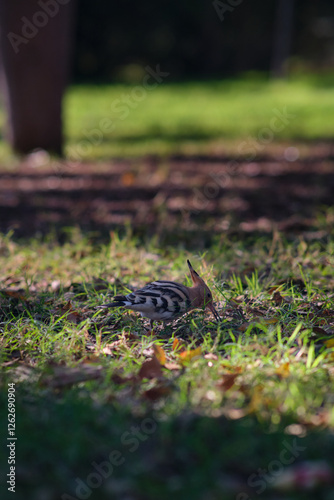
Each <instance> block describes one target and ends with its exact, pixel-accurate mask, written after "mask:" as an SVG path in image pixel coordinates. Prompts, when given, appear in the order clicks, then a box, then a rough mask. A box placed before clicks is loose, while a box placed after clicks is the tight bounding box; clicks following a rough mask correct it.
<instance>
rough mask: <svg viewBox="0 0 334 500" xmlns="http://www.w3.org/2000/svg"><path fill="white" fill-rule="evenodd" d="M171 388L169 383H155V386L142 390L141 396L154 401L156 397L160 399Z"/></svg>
mask: <svg viewBox="0 0 334 500" xmlns="http://www.w3.org/2000/svg"><path fill="white" fill-rule="evenodd" d="M171 390H172V388H171V386H170V385H165V384H160V385H157V386H156V387H152V388H151V389H148V390H147V391H144V392H143V396H144V397H145V398H146V399H149V400H150V401H156V400H157V399H160V398H162V397H164V396H167V395H168V394H170V392H171Z"/></svg>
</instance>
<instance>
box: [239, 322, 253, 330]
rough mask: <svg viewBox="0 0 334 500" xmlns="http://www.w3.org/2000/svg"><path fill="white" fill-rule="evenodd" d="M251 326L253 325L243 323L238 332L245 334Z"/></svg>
mask: <svg viewBox="0 0 334 500" xmlns="http://www.w3.org/2000/svg"><path fill="white" fill-rule="evenodd" d="M251 324H252V323H248V322H247V321H246V322H245V323H242V324H241V325H239V326H238V328H237V330H239V332H245V331H246V330H247V329H248V327H249V326H250V325H251Z"/></svg>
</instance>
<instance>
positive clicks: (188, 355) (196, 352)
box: [178, 347, 202, 363]
mask: <svg viewBox="0 0 334 500" xmlns="http://www.w3.org/2000/svg"><path fill="white" fill-rule="evenodd" d="M201 354H202V349H201V347H197V348H196V349H192V350H189V351H184V352H180V354H179V355H178V356H179V359H180V361H181V363H187V362H188V361H191V360H192V359H194V358H197V357H198V356H200V355H201Z"/></svg>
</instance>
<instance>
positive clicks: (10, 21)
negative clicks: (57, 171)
mask: <svg viewBox="0 0 334 500" xmlns="http://www.w3.org/2000/svg"><path fill="white" fill-rule="evenodd" d="M74 7H75V0H0V58H1V61H0V65H1V66H0V68H1V85H2V90H3V94H4V97H5V104H6V108H7V114H8V131H7V135H8V140H9V142H10V144H11V145H12V147H13V149H14V150H15V151H17V152H20V153H28V152H29V151H32V150H33V149H36V148H43V149H45V150H47V151H50V152H53V153H56V154H62V150H63V133H62V112H61V110H62V98H63V94H64V90H65V87H66V83H67V78H68V73H69V66H70V64H69V63H70V59H71V53H72V50H71V49H72V40H73V38H74V37H73V21H74Z"/></svg>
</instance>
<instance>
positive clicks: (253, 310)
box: [246, 306, 265, 316]
mask: <svg viewBox="0 0 334 500" xmlns="http://www.w3.org/2000/svg"><path fill="white" fill-rule="evenodd" d="M246 312H247V313H248V314H255V315H256V316H264V315H265V312H263V311H261V310H260V309H259V308H257V307H250V306H247V308H246Z"/></svg>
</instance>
